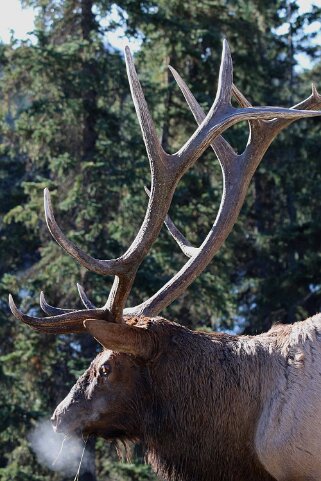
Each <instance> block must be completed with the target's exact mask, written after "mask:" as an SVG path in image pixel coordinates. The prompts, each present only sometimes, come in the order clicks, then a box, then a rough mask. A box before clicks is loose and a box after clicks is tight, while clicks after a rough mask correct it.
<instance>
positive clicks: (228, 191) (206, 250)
mask: <svg viewBox="0 0 321 481" xmlns="http://www.w3.org/2000/svg"><path fill="white" fill-rule="evenodd" d="M170 70H171V72H172V73H173V76H174V78H175V80H176V82H177V84H178V85H179V87H180V89H181V90H182V93H183V95H184V97H185V99H186V101H187V103H188V106H189V107H190V109H191V111H192V113H193V115H194V118H195V120H196V122H197V123H198V124H200V123H201V122H202V121H203V119H204V118H205V113H204V111H203V110H202V108H201V107H200V105H199V104H198V102H197V101H196V99H195V97H194V96H193V94H192V93H191V92H190V90H189V88H188V87H187V85H186V84H185V82H184V81H183V80H182V78H181V77H180V76H179V74H178V73H177V72H176V71H175V69H173V68H172V67H170ZM232 92H233V95H234V97H235V99H236V100H237V102H238V103H239V105H240V106H241V107H251V104H250V102H249V101H248V100H247V99H246V98H245V97H244V96H243V94H242V93H241V92H240V91H239V90H238V89H237V88H236V86H235V85H233V86H232ZM320 108H321V96H320V95H319V93H318V91H317V89H316V87H315V85H314V84H312V93H311V95H310V96H309V97H308V98H307V99H305V100H303V101H302V102H300V103H299V104H297V105H295V106H293V107H292V108H291V110H298V109H320ZM294 120H296V119H293V118H292V119H290V118H288V119H286V118H275V119H272V120H269V121H266V120H261V119H260V120H253V119H251V120H250V121H249V126H250V132H249V138H248V143H247V146H246V148H245V150H244V152H243V153H242V154H240V155H238V154H236V153H235V151H234V149H233V148H232V147H231V145H230V144H229V143H228V142H227V141H226V140H225V139H224V138H223V137H221V136H218V137H217V138H216V139H215V140H214V141H213V142H212V143H211V147H212V148H213V150H214V152H215V154H216V156H217V158H218V160H219V162H220V166H221V170H222V174H223V195H222V200H221V205H220V208H219V212H218V214H217V217H216V219H215V222H214V224H213V226H212V228H211V230H210V232H209V234H208V236H207V237H206V239H205V240H204V242H203V243H202V245H201V246H200V247H198V248H197V247H193V246H192V245H191V243H190V242H189V241H188V240H187V239H186V238H185V236H184V235H183V234H182V233H181V232H180V231H179V230H178V228H177V227H176V226H175V224H174V223H173V221H172V220H171V219H170V217H169V216H167V218H166V221H165V225H166V227H167V229H168V231H169V232H170V234H171V236H172V237H173V238H174V240H175V241H176V242H177V244H178V245H179V247H180V248H181V250H182V252H183V253H184V254H185V255H186V256H187V257H189V258H190V260H189V261H188V262H187V263H186V264H185V265H184V266H183V267H182V269H181V270H180V271H179V272H178V273H177V274H176V275H175V276H174V277H173V278H172V279H170V281H169V282H167V284H165V285H164V286H163V287H162V288H161V289H160V290H159V291H158V292H157V293H156V294H154V296H152V297H151V298H149V299H148V300H147V301H145V302H144V303H142V304H140V305H138V306H136V307H134V308H131V309H126V311H125V312H126V314H128V315H130V314H131V315H132V314H135V315H137V314H144V315H146V316H155V315H157V314H158V313H159V312H160V311H161V310H163V309H164V308H165V307H167V306H168V305H169V304H171V303H172V302H173V301H174V300H175V299H176V298H177V297H179V296H180V295H181V294H182V293H183V292H184V291H185V290H186V289H187V287H188V286H189V285H190V284H191V283H192V282H193V281H194V279H196V277H197V276H198V275H199V274H200V273H201V272H202V271H203V270H204V269H205V268H206V266H207V265H208V264H209V262H210V261H211V260H212V259H213V257H214V255H215V254H216V253H217V251H218V250H219V248H220V247H221V245H222V244H223V243H224V241H225V240H226V238H227V237H228V235H229V233H230V231H231V230H232V227H233V225H234V223H235V222H236V219H237V217H238V215H239V212H240V209H241V207H242V205H243V202H244V198H245V195H246V192H247V189H248V185H249V183H250V181H251V179H252V177H253V175H254V172H255V170H256V169H257V167H258V165H259V164H260V162H261V160H262V158H263V156H264V154H265V152H266V151H267V149H268V147H269V146H270V144H271V143H272V142H273V140H274V139H275V137H276V136H277V135H278V134H279V133H280V132H281V131H282V130H283V129H284V128H286V127H287V126H288V125H290V124H291V123H292V122H294Z"/></svg>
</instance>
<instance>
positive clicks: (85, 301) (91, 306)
mask: <svg viewBox="0 0 321 481" xmlns="http://www.w3.org/2000/svg"><path fill="white" fill-rule="evenodd" d="M77 289H78V293H79V297H80V299H81V302H82V303H83V305H84V306H85V307H86V309H97V307H96V306H95V305H94V304H93V303H92V302H91V301H90V300H89V299H88V297H87V294H86V293H85V291H84V288H83V287H82V286H81V285H80V284H78V282H77Z"/></svg>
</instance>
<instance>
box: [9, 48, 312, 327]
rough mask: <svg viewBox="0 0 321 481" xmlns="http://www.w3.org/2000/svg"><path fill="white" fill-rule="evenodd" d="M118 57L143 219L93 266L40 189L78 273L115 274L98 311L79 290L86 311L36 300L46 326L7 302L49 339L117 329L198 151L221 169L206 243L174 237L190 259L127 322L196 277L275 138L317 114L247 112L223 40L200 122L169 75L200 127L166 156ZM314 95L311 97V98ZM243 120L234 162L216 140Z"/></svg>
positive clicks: (130, 69)
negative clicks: (141, 161)
mask: <svg viewBox="0 0 321 481" xmlns="http://www.w3.org/2000/svg"><path fill="white" fill-rule="evenodd" d="M125 58H126V65H127V74H128V78H129V84H130V89H131V94H132V97H133V101H134V105H135V109H136V113H137V117H138V120H139V123H140V127H141V130H142V134H143V139H144V143H145V146H146V151H147V155H148V158H149V163H150V170H151V179H152V181H151V192H150V195H149V202H148V206H147V211H146V215H145V218H144V221H143V223H142V225H141V227H140V229H139V232H138V234H137V235H136V237H135V239H134V241H133V242H132V244H131V246H130V247H129V248H128V250H127V251H126V252H125V253H124V254H123V255H122V256H121V257H119V258H117V259H111V260H101V259H95V258H93V257H91V256H90V255H88V254H86V253H85V252H83V251H82V250H81V249H79V248H78V247H77V246H76V245H75V244H73V243H72V242H71V241H70V240H68V239H67V237H66V236H65V235H64V234H63V232H62V231H61V229H60V227H59V226H58V224H57V222H56V220H55V217H54V214H53V209H52V205H51V201H50V194H49V191H48V190H47V189H46V190H45V196H44V198H45V214H46V220H47V224H48V228H49V230H50V232H51V234H52V236H53V237H54V239H55V240H56V241H57V242H58V244H59V245H60V246H61V247H63V248H64V249H65V250H66V252H67V253H68V254H70V255H71V256H72V257H74V258H75V259H76V260H77V261H78V262H79V263H80V264H82V265H83V266H84V267H86V268H87V269H89V270H90V271H93V272H96V273H99V274H102V275H114V276H115V280H114V284H113V286H112V289H111V292H110V294H109V297H108V300H107V302H106V304H105V306H104V307H103V308H100V309H96V308H95V307H94V306H93V304H92V303H91V302H90V301H89V299H88V298H87V296H86V295H85V293H84V292H83V290H82V288H81V287H80V288H79V293H80V297H81V299H82V301H83V303H84V305H85V307H86V310H83V311H72V310H68V309H66V310H65V309H57V308H54V307H52V306H50V305H49V304H47V303H46V301H45V299H44V296H43V294H42V295H41V299H40V305H41V307H42V309H43V310H44V311H45V312H46V313H48V314H49V315H50V316H51V317H47V318H45V319H41V318H36V317H32V316H26V315H24V314H22V313H21V312H20V311H19V310H18V309H17V308H16V306H15V304H14V303H13V300H12V299H11V301H10V307H11V310H12V312H13V314H14V315H15V316H16V317H17V318H19V319H21V320H22V321H23V322H25V323H27V324H29V325H30V326H31V327H33V328H34V329H37V330H42V331H44V332H53V331H54V329H56V330H55V332H57V333H60V332H67V331H68V332H80V331H82V330H83V329H84V328H83V321H84V319H96V320H109V321H113V322H116V323H121V322H122V316H123V311H124V306H125V303H126V301H127V298H128V295H129V292H130V289H131V287H132V285H133V282H134V279H135V276H136V272H137V269H138V267H139V265H140V264H141V262H142V260H143V258H144V257H145V255H146V254H147V252H148V251H149V249H150V247H151V246H152V244H153V242H154V241H155V239H156V238H157V236H158V234H159V232H160V229H161V227H162V224H163V222H164V221H165V219H166V215H167V212H168V210H169V207H170V204H171V201H172V197H173V194H174V191H175V188H176V185H177V183H178V182H179V180H180V178H181V177H182V176H183V175H184V173H185V172H186V171H187V170H188V169H189V168H190V167H191V166H192V165H193V164H194V162H195V161H196V160H197V159H198V158H199V157H200V156H201V155H202V153H203V152H204V151H205V149H206V148H207V147H208V146H209V145H212V148H213V149H214V151H215V153H216V155H217V156H218V158H219V160H220V163H221V168H222V172H223V178H224V191H223V199H222V203H221V206H220V211H219V214H218V216H217V218H216V221H215V223H214V225H213V227H212V229H211V231H210V233H209V235H208V237H207V238H206V239H205V241H204V242H203V244H202V246H201V247H200V248H193V246H191V245H190V244H189V243H188V241H187V240H186V239H185V238H184V237H183V236H182V234H181V233H180V232H179V231H178V230H176V234H175V235H176V239H177V240H179V242H180V243H181V245H182V246H183V247H184V246H185V247H184V249H185V251H186V253H188V255H190V256H191V258H190V260H189V261H188V262H187V264H186V265H185V266H184V267H183V269H182V270H181V271H180V272H179V273H178V274H177V275H176V276H175V277H174V278H173V279H172V280H171V281H170V282H169V283H167V284H166V285H165V286H164V287H163V288H162V289H161V290H160V291H159V292H158V293H156V294H155V295H154V296H153V297H152V298H151V299H149V300H147V301H145V302H144V303H142V304H140V305H139V306H136V307H134V308H131V309H126V310H125V311H124V313H125V314H131V315H132V314H139V315H141V314H144V315H155V314H157V313H159V312H160V311H161V310H162V309H163V308H164V307H166V306H167V305H168V304H170V303H171V302H172V301H173V300H174V299H175V298H176V297H178V296H179V295H180V294H181V293H182V292H183V291H184V290H185V289H186V288H187V287H188V285H189V284H190V283H191V282H192V281H193V280H194V279H195V277H197V275H199V273H200V272H201V271H202V270H203V269H204V268H205V267H206V265H207V264H208V263H209V262H210V260H211V259H212V257H213V256H214V254H215V253H216V252H217V250H218V249H219V247H220V246H221V245H222V243H223V242H224V240H225V239H226V237H227V235H228V234H229V232H230V230H231V229H232V226H233V224H234V223H235V221H236V218H237V216H238V213H239V210H240V208H241V206H242V204H243V201H244V198H245V195H246V191H247V188H248V184H249V182H250V179H251V177H252V176H253V173H254V171H255V169H256V167H257V165H258V164H259V162H260V160H261V158H262V157H263V155H264V153H265V151H266V149H267V148H268V146H269V145H270V143H271V142H272V140H273V138H274V137H275V136H276V134H277V133H278V132H279V131H280V130H281V129H282V128H284V127H285V126H286V125H288V124H289V123H291V122H292V121H294V120H296V119H298V118H302V117H311V116H316V115H320V113H319V112H315V111H309V110H297V108H294V109H286V108H280V107H252V106H251V104H250V103H249V102H247V101H246V99H245V98H244V97H243V96H242V94H241V93H240V92H239V91H238V90H237V89H236V87H234V86H233V83H232V82H233V68H232V59H231V55H230V50H229V46H228V44H227V42H226V41H224V43H223V52H222V60H221V66H220V73H219V82H218V90H217V95H216V98H215V101H214V103H213V105H212V107H211V109H210V110H209V112H208V114H207V115H205V114H204V112H203V111H202V109H201V108H200V106H199V105H198V104H197V102H196V100H195V99H194V97H193V96H192V94H191V93H190V91H189V90H188V88H187V86H186V85H185V84H184V82H183V81H182V79H181V78H180V77H179V75H178V74H177V73H176V72H175V71H174V69H172V72H173V74H174V77H175V78H176V80H177V82H178V84H179V86H180V87H181V89H182V91H183V93H184V95H185V98H186V100H187V102H188V104H189V106H190V108H191V109H192V111H193V113H194V116H195V118H196V121H197V123H198V124H199V126H198V128H197V129H196V131H195V132H194V134H193V135H192V136H191V137H190V138H189V139H188V141H187V142H186V143H185V144H184V146H183V147H182V148H181V149H180V150H179V151H178V152H176V153H175V154H173V155H170V154H167V153H166V152H165V151H164V150H163V148H162V146H161V143H160V141H159V139H158V137H157V134H156V129H155V127H154V123H153V121H152V118H151V115H150V113H149V110H148V107H147V103H146V101H145V98H144V94H143V91H142V88H141V85H140V83H139V80H138V77H137V74H136V71H135V67H134V63H133V59H132V57H131V54H130V51H129V49H128V48H126V49H125ZM232 93H233V94H234V96H235V97H236V98H237V100H238V101H239V104H240V108H234V107H233V106H232V105H231V96H232ZM317 95H318V94H317V93H315V94H314V97H315V96H317ZM314 97H313V99H314ZM318 99H319V97H318ZM319 104H320V105H319ZM314 105H315V106H317V107H320V106H321V102H320V99H319V103H317V102H316V101H313V102H312V100H309V99H307V100H306V101H304V102H302V104H301V105H300V107H301V108H302V109H307V108H311V107H313V106H314ZM296 107H299V106H296ZM244 120H248V121H249V123H250V138H249V144H248V146H247V148H246V150H245V152H244V153H243V154H242V155H240V156H238V155H236V154H235V152H234V151H233V149H232V147H231V146H230V145H229V144H228V143H227V142H226V141H225V139H223V137H221V134H222V133H223V132H224V131H225V130H226V129H227V128H229V127H230V126H232V125H233V124H235V123H237V122H240V121H244ZM267 121H268V122H267ZM167 224H169V225H170V227H169V228H170V231H171V232H173V231H174V230H175V229H174V227H173V225H171V221H170V219H167ZM175 235H174V237H175ZM184 239H185V241H184ZM97 322H98V321H97ZM55 326H56V327H55Z"/></svg>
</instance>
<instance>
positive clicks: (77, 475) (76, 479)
mask: <svg viewBox="0 0 321 481" xmlns="http://www.w3.org/2000/svg"><path fill="white" fill-rule="evenodd" d="M88 438H89V436H87V438H86V439H84V438H83V440H84V449H83V450H82V454H81V458H80V461H79V466H78V471H77V474H76V476H75V479H74V481H79V475H80V468H81V463H82V460H83V458H84V454H85V450H86V445H87V441H88Z"/></svg>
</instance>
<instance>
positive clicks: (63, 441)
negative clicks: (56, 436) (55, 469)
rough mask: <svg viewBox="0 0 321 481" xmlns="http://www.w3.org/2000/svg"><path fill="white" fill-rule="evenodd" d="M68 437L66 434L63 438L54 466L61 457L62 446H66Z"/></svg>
mask: <svg viewBox="0 0 321 481" xmlns="http://www.w3.org/2000/svg"><path fill="white" fill-rule="evenodd" d="M66 439H67V435H65V436H64V438H63V440H62V443H61V446H60V449H59V453H58V454H57V457H56V459H55V460H54V462H53V463H52V465H53V466H54V465H55V464H56V462H57V461H58V459H59V458H60V455H61V453H62V448H63V447H64V443H65V441H66Z"/></svg>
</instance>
